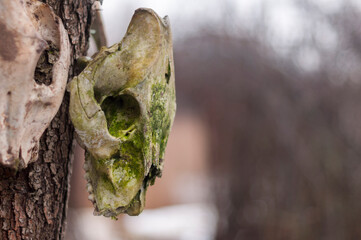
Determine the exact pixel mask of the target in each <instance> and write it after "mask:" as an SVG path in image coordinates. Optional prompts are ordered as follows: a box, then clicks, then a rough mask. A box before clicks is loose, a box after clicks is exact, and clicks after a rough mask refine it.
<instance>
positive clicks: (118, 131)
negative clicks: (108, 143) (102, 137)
mask: <svg viewBox="0 0 361 240" xmlns="http://www.w3.org/2000/svg"><path fill="white" fill-rule="evenodd" d="M101 108H102V110H103V111H104V114H105V117H106V119H107V126H108V131H109V133H110V134H111V135H112V136H114V137H117V138H122V139H128V138H129V137H131V136H132V133H134V131H135V130H136V123H137V121H138V120H139V117H140V106H139V103H138V101H137V100H136V99H135V98H134V97H133V96H131V95H128V94H123V95H119V96H109V97H107V98H106V99H105V100H104V101H103V103H102V104H101Z"/></svg>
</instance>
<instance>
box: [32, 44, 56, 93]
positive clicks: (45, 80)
mask: <svg viewBox="0 0 361 240" xmlns="http://www.w3.org/2000/svg"><path fill="white" fill-rule="evenodd" d="M58 59H59V49H58V48H57V47H56V46H55V45H54V44H52V43H51V42H50V41H48V47H47V48H46V49H45V50H44V51H43V52H42V54H41V55H40V57H39V59H38V62H37V64H36V68H35V72H34V80H35V82H36V83H37V84H38V85H41V84H45V85H46V86H49V85H50V84H51V83H52V77H53V76H52V74H53V65H54V63H55V62H57V61H58Z"/></svg>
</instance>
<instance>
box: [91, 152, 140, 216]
mask: <svg viewBox="0 0 361 240" xmlns="http://www.w3.org/2000/svg"><path fill="white" fill-rule="evenodd" d="M139 160H141V159H129V158H128V159H121V158H120V157H119V155H118V154H117V156H114V157H112V158H109V159H105V160H99V159H95V158H94V157H93V156H92V155H91V154H90V153H88V152H87V153H86V163H85V167H84V168H85V169H86V175H85V178H86V180H87V181H88V192H89V194H90V197H89V199H90V200H91V201H92V202H93V204H94V206H95V211H94V214H95V215H103V216H105V217H115V216H117V215H119V214H120V213H127V214H129V215H138V214H140V213H141V212H142V210H143V208H144V201H145V199H144V198H145V197H144V195H145V194H144V192H145V190H144V188H143V180H144V176H143V172H144V170H143V169H144V167H143V162H142V161H139Z"/></svg>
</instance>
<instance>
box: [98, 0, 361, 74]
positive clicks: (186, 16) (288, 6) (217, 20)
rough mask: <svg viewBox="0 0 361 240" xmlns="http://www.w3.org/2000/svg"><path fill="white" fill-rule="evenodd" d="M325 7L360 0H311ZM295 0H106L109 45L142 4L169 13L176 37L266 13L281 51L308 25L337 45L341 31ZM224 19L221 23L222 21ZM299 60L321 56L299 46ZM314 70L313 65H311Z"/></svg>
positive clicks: (251, 27) (242, 26) (244, 26)
mask: <svg viewBox="0 0 361 240" xmlns="http://www.w3.org/2000/svg"><path fill="white" fill-rule="evenodd" d="M311 1H312V2H313V3H314V4H315V6H316V7H319V8H320V9H321V10H322V11H323V12H326V13H332V12H335V11H337V10H338V9H339V8H340V6H341V5H342V3H343V2H344V1H350V2H354V3H356V5H358V6H359V7H360V9H361V0H311ZM295 2H296V0H183V1H179V0H178V1H176V0H104V3H103V6H102V10H103V11H102V12H103V19H104V23H105V28H106V33H107V36H108V42H109V45H112V44H114V43H116V42H119V41H121V39H122V37H123V35H124V33H125V31H126V28H127V26H128V24H129V21H130V19H131V17H132V15H133V13H134V11H135V10H136V9H137V8H139V7H148V8H152V9H153V10H155V11H156V12H157V13H158V14H159V15H160V16H165V15H168V16H169V17H170V21H171V26H172V31H173V39H174V41H175V42H176V41H177V40H178V39H181V38H183V37H186V36H188V35H189V34H193V35H196V34H198V29H199V26H202V27H203V29H204V28H209V29H217V28H218V29H222V30H224V29H226V28H227V29H228V32H231V33H232V34H233V33H237V30H241V31H250V32H252V31H255V29H257V34H259V31H260V30H259V29H258V28H257V24H259V21H257V18H260V16H264V19H263V20H264V22H265V23H266V24H267V30H265V32H264V33H262V34H264V36H265V38H266V39H267V40H266V41H267V42H269V45H270V46H271V47H273V48H274V49H275V50H276V51H278V52H280V53H281V54H282V53H284V54H287V51H289V49H290V46H292V44H293V43H294V42H297V41H301V40H302V38H303V37H304V34H305V33H306V34H307V31H308V30H307V29H309V28H316V27H317V31H316V32H317V33H318V34H317V36H316V38H317V41H318V42H319V44H320V45H321V46H324V47H326V48H327V47H328V48H333V47H335V46H336V45H337V36H336V35H335V33H334V31H333V30H332V27H333V26H330V25H329V23H327V22H322V21H319V22H318V23H317V24H315V19H310V18H309V16H308V14H307V13H305V12H304V10H302V9H300V8H299V7H297V5H296V4H295ZM262 13H263V14H262ZM222 24H223V25H222ZM299 57H300V61H301V62H303V63H304V64H308V66H304V67H305V68H308V67H311V68H315V67H317V61H319V60H318V56H317V52H315V51H314V50H313V49H312V48H305V49H303V50H302V51H301V52H300V56H299ZM310 70H312V69H310Z"/></svg>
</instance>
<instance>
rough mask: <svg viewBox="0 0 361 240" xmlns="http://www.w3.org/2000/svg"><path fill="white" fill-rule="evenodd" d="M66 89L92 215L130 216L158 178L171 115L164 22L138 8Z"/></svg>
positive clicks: (170, 54)
mask: <svg viewBox="0 0 361 240" xmlns="http://www.w3.org/2000/svg"><path fill="white" fill-rule="evenodd" d="M69 90H70V107H69V112H70V117H71V120H72V122H73V124H74V127H75V130H76V133H77V135H78V140H79V141H78V142H79V143H80V145H81V146H82V147H84V148H85V149H86V163H85V166H84V169H85V170H86V179H87V180H88V191H89V194H90V196H89V199H90V200H91V201H92V202H93V203H94V205H95V214H101V215H104V216H106V217H115V216H116V215H118V214H119V213H127V214H129V215H138V214H139V213H140V212H141V211H142V210H143V207H144V201H145V199H144V198H145V191H146V189H147V187H148V185H149V184H153V182H154V179H155V178H156V177H157V176H160V175H161V171H162V168H163V159H164V151H165V147H166V144H167V139H168V134H169V131H170V128H171V125H172V123H173V119H174V115H175V109H176V103H175V82H174V65H173V49H172V38H171V31H170V26H169V20H168V18H167V17H166V18H164V19H162V18H160V17H159V16H158V15H157V14H156V13H155V12H154V11H152V10H151V9H144V8H142V9H138V10H137V11H136V12H135V14H134V16H133V18H132V20H131V22H130V24H129V27H128V30H127V33H126V35H125V37H124V38H123V40H122V42H121V43H119V44H115V45H113V46H111V47H110V48H102V49H101V51H100V52H99V53H98V54H97V55H96V57H95V58H94V60H93V61H92V62H91V63H90V64H89V65H88V66H87V67H86V68H85V69H84V70H83V72H82V73H81V74H80V75H79V76H78V77H76V78H74V79H73V80H72V81H71V82H70V84H69Z"/></svg>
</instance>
